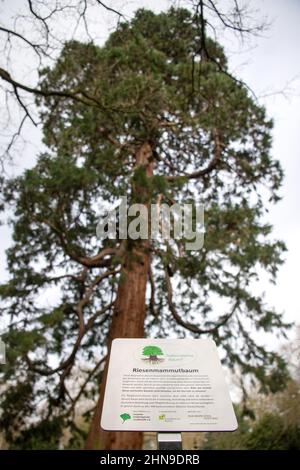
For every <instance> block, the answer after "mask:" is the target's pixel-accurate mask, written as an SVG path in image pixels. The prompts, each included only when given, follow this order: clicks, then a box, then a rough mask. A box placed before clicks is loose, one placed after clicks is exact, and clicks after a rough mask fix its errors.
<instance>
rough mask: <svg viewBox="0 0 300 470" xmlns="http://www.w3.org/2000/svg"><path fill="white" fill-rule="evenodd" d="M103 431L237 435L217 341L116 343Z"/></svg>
mask: <svg viewBox="0 0 300 470" xmlns="http://www.w3.org/2000/svg"><path fill="white" fill-rule="evenodd" d="M101 427H102V429H104V430H106V431H158V432H164V431H165V432H168V431H170V432H175V431H177V432H182V431H235V430H236V429H237V421H236V417H235V414H234V410H233V407H232V403H231V400H230V396H229V392H228V389H227V386H226V383H225V380H224V376H223V371H222V367H221V363H220V360H219V357H218V352H217V348H216V345H215V343H214V341H211V340H206V339H115V340H114V341H113V343H112V348H111V354H110V360H109V367H108V376H107V382H106V389H105V396H104V403H103V409H102V416H101Z"/></svg>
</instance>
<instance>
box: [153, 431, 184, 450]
mask: <svg viewBox="0 0 300 470" xmlns="http://www.w3.org/2000/svg"><path fill="white" fill-rule="evenodd" d="M157 450H182V439H181V433H180V432H158V433H157Z"/></svg>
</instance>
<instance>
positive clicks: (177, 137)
mask: <svg viewBox="0 0 300 470" xmlns="http://www.w3.org/2000/svg"><path fill="white" fill-rule="evenodd" d="M217 11H218V10H217ZM205 26H206V23H205V22H204V16H203V2H199V4H198V5H197V8H196V10H195V12H194V13H191V12H189V11H188V10H184V9H178V10H176V9H171V10H170V11H169V12H167V13H162V14H159V15H155V14H153V13H152V12H150V11H145V10H140V11H138V12H137V13H136V15H135V18H134V19H133V20H132V21H131V22H125V23H120V25H119V27H118V28H117V30H116V31H115V32H114V33H112V34H111V35H110V37H109V39H108V40H107V42H106V43H105V45H104V46H103V47H98V46H96V45H95V44H93V43H86V44H85V43H79V42H77V41H71V42H67V43H66V44H65V45H64V47H63V50H62V52H61V54H60V56H59V58H58V59H57V61H56V64H55V66H53V67H48V68H45V69H44V70H43V71H42V72H41V80H40V85H39V88H38V89H35V91H34V93H35V95H37V105H38V106H39V109H40V117H41V120H42V122H43V132H44V143H45V145H46V146H47V148H48V151H47V152H44V153H43V154H41V155H40V156H39V158H38V161H37V163H36V165H35V166H34V168H32V169H30V170H27V171H26V172H25V173H24V175H22V176H20V177H18V178H15V179H11V180H9V181H7V182H6V183H5V190H4V197H5V202H6V203H7V204H9V205H11V207H13V208H14V216H13V218H12V224H13V229H14V243H13V246H12V247H11V248H10V249H9V250H8V253H7V255H8V267H9V271H10V274H11V279H10V281H9V282H8V283H7V284H5V285H2V286H1V289H0V293H1V296H2V298H3V309H2V311H3V312H6V313H8V314H9V315H10V318H11V323H10V330H9V333H8V334H7V335H6V336H5V341H6V343H7V345H8V347H7V349H8V350H7V356H8V357H7V365H6V367H5V369H4V373H3V378H4V380H5V384H6V385H5V393H4V397H3V402H2V414H1V425H2V426H3V428H4V429H6V438H7V439H8V440H9V441H10V442H12V443H16V442H18V443H19V444H18V445H20V447H21V446H22V444H21V442H22V436H25V434H26V433H28V432H31V431H34V432H35V433H39V430H40V429H43V433H41V435H45V436H46V434H47V433H46V432H45V430H46V429H49V432H50V433H51V434H52V435H53V433H54V430H55V436H56V438H57V439H59V438H60V436H61V434H62V431H63V429H64V428H65V427H69V428H70V430H71V431H72V434H73V436H74V438H76V436H77V435H79V434H80V429H78V428H76V424H75V414H76V406H77V403H78V402H79V401H80V400H81V399H82V398H85V399H89V398H90V399H91V400H92V399H93V398H94V396H95V394H96V393H97V388H98V385H99V382H100V381H101V393H100V397H99V400H98V403H97V405H96V408H95V407H94V406H93V408H92V410H91V411H93V412H94V415H93V420H92V425H91V431H90V433H89V437H88V440H87V447H88V448H98V447H101V448H106V449H114V448H121V449H126V448H131V449H136V448H140V447H141V439H142V436H141V434H140V433H110V432H106V433H104V432H103V433H101V432H100V428H99V423H100V413H101V406H102V399H103V391H104V386H103V384H104V383H105V375H106V372H105V370H104V373H103V374H102V373H100V374H99V371H102V369H103V365H104V363H105V361H106V351H107V349H108V351H109V348H110V343H111V340H112V339H113V338H115V337H143V336H144V335H145V334H146V335H150V334H151V335H154V336H159V337H165V336H168V335H169V334H170V333H171V332H175V333H176V334H177V335H178V336H179V337H182V336H184V334H185V333H186V332H188V334H189V335H190V336H192V337H200V336H203V335H209V336H210V337H212V338H214V339H215V341H216V343H217V344H218V345H220V346H221V347H222V350H223V352H224V355H223V362H224V364H226V365H228V366H229V367H230V368H231V369H234V368H235V367H238V368H239V369H241V370H242V372H243V374H245V375H247V374H250V375H251V376H252V377H255V378H256V379H257V380H259V381H260V383H261V384H262V386H263V387H264V388H265V390H268V389H272V390H275V389H276V387H277V386H281V385H282V382H283V380H284V379H285V378H286V369H285V362H284V360H283V359H282V358H281V357H280V356H279V355H278V354H276V353H274V352H272V351H268V350H267V349H266V348H264V347H263V346H262V345H260V344H259V343H258V342H256V341H255V340H254V337H253V330H262V331H273V330H277V331H281V330H283V329H284V328H285V327H286V326H287V325H285V324H284V323H283V321H282V319H281V316H280V315H279V314H278V313H276V312H275V311H273V310H271V309H269V308H268V307H267V306H266V305H265V304H264V302H263V299H262V298H261V297H260V296H254V295H253V294H252V289H251V280H252V279H253V280H254V279H257V268H258V266H262V267H263V268H265V269H266V270H267V271H268V272H269V273H270V275H271V277H272V279H274V278H275V275H276V272H277V269H278V266H279V265H280V263H281V262H282V252H283V251H284V245H283V243H281V242H279V241H273V240H271V239H270V237H269V235H270V232H271V227H270V225H268V224H266V223H264V222H263V221H262V220H263V215H264V211H265V210H264V202H265V194H267V191H268V192H269V199H270V200H271V201H276V200H277V199H278V190H279V188H280V184H281V180H282V170H281V168H280V165H279V163H278V161H275V160H273V159H272V157H271V155H270V147H271V135H270V133H271V129H272V123H271V122H270V121H269V120H268V119H267V118H266V115H265V111H264V109H263V108H262V107H261V106H259V104H258V103H257V102H256V101H255V100H254V99H253V97H252V96H251V95H250V92H249V90H248V88H247V87H246V86H245V85H243V84H242V83H241V82H239V81H238V80H236V79H235V78H234V77H232V75H231V74H230V72H229V71H228V67H227V61H226V57H225V54H224V51H223V49H222V47H221V46H220V45H219V44H217V43H216V42H215V41H213V40H211V39H209V38H208V37H207V35H206V32H205ZM1 77H2V78H3V80H5V81H6V82H7V83H8V84H10V85H12V86H13V87H14V90H17V91H18V89H19V88H20V87H21V85H20V84H18V83H16V82H15V81H14V80H13V79H11V77H7V76H4V75H3V73H2V75H1ZM53 90H56V91H55V92H53ZM29 93H31V91H29ZM262 188H264V191H265V193H264V192H263V191H262ZM123 195H127V197H128V200H129V202H130V203H132V202H139V203H141V204H144V205H145V206H146V207H148V206H149V204H150V203H153V202H154V203H157V204H160V203H161V202H166V203H169V204H170V203H173V202H174V201H176V202H178V203H187V202H189V203H191V204H194V203H195V201H196V200H197V198H198V197H199V196H201V198H202V199H203V201H204V202H205V211H206V227H207V229H206V241H205V245H204V248H203V249H202V250H201V252H199V251H185V249H184V242H185V240H184V239H183V240H176V243H175V242H172V241H170V242H169V243H166V244H161V243H160V242H159V241H151V240H137V241H132V240H124V241H120V240H115V241H112V242H111V243H110V244H109V245H107V244H104V243H102V242H101V241H99V240H97V238H96V236H95V228H96V225H97V222H98V218H99V216H100V213H101V209H102V207H103V205H105V204H106V203H107V202H109V203H110V204H117V203H118V200H119V198H120V196H123ZM170 267H171V271H172V274H173V277H172V281H171V278H170ZM147 285H149V291H148V290H147V289H146V287H147ZM219 301H221V302H222V308H221V310H219V309H217V308H216V305H217V302H219ZM106 347H107V348H106ZM106 362H107V361H106ZM75 365H76V366H77V367H80V368H82V376H81V378H80V379H81V380H80V383H78V390H77V391H76V393H70V384H71V383H72V380H73V379H74V375H73V374H74V372H73V371H74V366H75ZM76 370H77V371H78V368H77V369H76ZM33 413H35V414H36V415H37V416H38V418H39V419H38V421H35V422H34V424H33V422H32V421H31V420H30V419H29V418H31V417H32V414H33ZM86 417H87V419H88V418H89V417H90V413H87V415H86ZM16 429H18V432H17V433H16ZM53 438H54V437H53ZM23 442H25V444H24V447H26V440H25V441H23ZM12 445H14V444H12Z"/></svg>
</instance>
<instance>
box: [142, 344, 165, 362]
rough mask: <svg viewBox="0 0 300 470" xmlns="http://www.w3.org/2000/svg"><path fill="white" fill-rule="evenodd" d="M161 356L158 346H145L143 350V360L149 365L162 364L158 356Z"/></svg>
mask: <svg viewBox="0 0 300 470" xmlns="http://www.w3.org/2000/svg"><path fill="white" fill-rule="evenodd" d="M163 355H164V353H163V352H162V350H161V349H160V348H159V347H158V346H145V347H144V349H143V356H146V357H145V358H143V360H144V361H146V362H150V363H151V364H155V363H158V362H162V361H163V360H164V358H162V357H158V356H163Z"/></svg>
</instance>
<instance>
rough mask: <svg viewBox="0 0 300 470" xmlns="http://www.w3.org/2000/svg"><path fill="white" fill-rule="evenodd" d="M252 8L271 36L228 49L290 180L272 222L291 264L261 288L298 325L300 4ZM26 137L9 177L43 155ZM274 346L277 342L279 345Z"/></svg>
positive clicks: (154, 4) (4, 234) (268, 1)
mask: <svg viewBox="0 0 300 470" xmlns="http://www.w3.org/2000/svg"><path fill="white" fill-rule="evenodd" d="M222 1H223V0H222ZM22 3H23V2H22V1H21V0H11V1H10V2H9V9H7V10H5V5H8V2H4V3H2V4H0V8H1V10H2V16H1V23H2V24H4V22H5V19H8V18H9V17H10V16H11V14H12V11H13V10H16V9H18V8H19V6H20V5H21V4H22ZM106 3H107V4H108V5H113V6H114V7H116V8H120V9H121V10H122V11H123V12H125V13H126V14H127V15H131V14H132V12H133V11H134V10H135V9H136V8H138V7H142V6H145V7H147V8H149V9H152V10H154V11H156V12H158V11H160V10H162V9H166V8H167V7H168V6H169V4H170V3H169V2H168V1H166V0H152V1H147V0H142V1H141V0H140V1H131V2H127V3H126V5H125V3H124V2H121V1H118V0H117V1H114V2H106ZM219 3H221V4H222V2H219ZM23 4H24V3H23ZM124 5H125V6H124ZM252 5H253V7H254V8H256V9H259V10H260V13H259V16H261V17H264V16H267V17H268V19H269V20H271V21H272V24H271V26H270V28H269V30H268V31H267V32H265V33H264V37H261V38H255V39H254V40H252V42H251V44H244V48H241V45H240V44H239V43H238V41H237V39H236V40H234V38H233V37H232V36H231V37H230V38H229V37H226V38H225V46H226V50H227V53H228V56H229V63H230V67H231V70H232V71H234V72H235V74H236V75H237V76H239V77H240V78H242V79H243V80H244V81H245V82H247V83H248V84H249V85H250V86H251V88H252V89H253V90H254V91H255V93H256V94H257V95H258V96H262V95H266V94H271V96H268V97H265V98H261V102H262V103H263V104H265V106H266V108H267V111H268V115H269V116H270V117H272V118H273V119H274V121H275V127H274V131H273V137H274V143H273V154H274V157H275V158H277V159H279V160H280V161H281V163H282V166H283V168H284V170H285V180H284V185H283V188H282V191H281V195H282V196H283V200H282V201H281V202H279V203H278V204H277V206H273V207H272V206H271V207H270V213H269V221H270V222H271V223H272V224H273V225H274V232H273V236H274V237H276V238H280V239H282V240H284V241H285V243H286V245H287V248H288V252H287V254H286V262H285V264H284V265H283V266H282V267H281V268H280V271H279V274H278V280H277V285H276V286H273V285H271V284H270V283H268V281H267V279H265V277H262V279H261V282H260V285H259V287H260V290H264V291H265V292H266V300H267V301H268V303H269V305H271V306H274V307H275V308H276V309H277V310H279V311H282V312H284V318H285V319H286V320H288V321H294V322H298V323H299V313H300V308H299V300H298V289H300V287H299V281H298V278H299V275H298V270H299V264H300V256H299V248H298V243H299V240H300V220H299V209H298V204H299V201H300V183H299V175H300V158H299V134H300V132H299V131H300V129H299V127H300V54H299V44H300V27H299V24H300V2H299V0H254V1H252ZM97 11H99V10H97ZM99 15H101V16H102V21H100V19H99V22H98V18H94V20H95V25H96V27H97V24H101V28H99V27H98V29H97V31H99V38H100V40H104V39H105V38H106V37H107V35H108V31H109V28H108V26H110V27H111V26H112V25H113V21H112V20H110V16H109V15H107V14H105V13H103V14H102V12H100V11H99ZM64 27H65V25H64ZM25 62H26V57H25ZM3 65H4V64H3ZM27 65H28V64H27ZM0 66H1V63H0ZM19 70H22V75H23V78H24V77H25V78H27V77H30V67H29V69H26V67H25V68H23V66H22V67H20V68H19ZM20 73H21V72H20ZM281 90H284V91H285V95H286V96H284V94H281V93H277V94H275V95H272V93H274V92H277V91H281ZM27 135H28V137H27V138H28V140H30V141H32V142H33V144H34V145H33V146H30V145H28V146H27V147H25V149H23V150H22V152H21V153H20V154H19V155H18V156H16V160H15V164H16V167H15V168H14V169H11V170H10V171H13V172H20V171H22V168H24V167H30V166H31V165H32V164H33V163H34V160H35V156H36V155H37V153H38V147H39V142H40V132H39V131H38V130H36V129H33V127H30V128H29V127H28V129H27ZM0 231H1V232H0V233H1V235H0V236H1V238H0V240H1V245H0V282H3V280H4V279H5V278H6V277H7V272H6V270H5V250H6V248H7V247H8V246H9V245H10V243H11V236H10V231H9V229H7V228H6V227H5V226H2V227H0ZM272 341H274V342H276V340H275V339H273V340H272Z"/></svg>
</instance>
